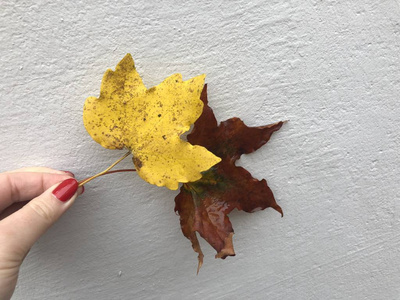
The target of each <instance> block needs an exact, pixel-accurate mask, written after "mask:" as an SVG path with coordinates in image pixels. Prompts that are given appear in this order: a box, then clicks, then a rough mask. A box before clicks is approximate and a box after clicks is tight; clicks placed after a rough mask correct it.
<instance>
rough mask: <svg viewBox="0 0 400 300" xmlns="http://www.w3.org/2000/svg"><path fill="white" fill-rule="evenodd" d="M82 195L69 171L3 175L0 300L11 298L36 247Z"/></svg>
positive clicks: (23, 171)
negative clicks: (23, 268)
mask: <svg viewBox="0 0 400 300" xmlns="http://www.w3.org/2000/svg"><path fill="white" fill-rule="evenodd" d="M82 193H83V188H81V187H79V188H78V183H77V181H76V180H75V179H74V178H73V174H72V173H70V172H65V171H58V170H53V169H49V168H43V167H39V168H38V167H35V168H24V169H19V170H15V171H10V172H4V173H0V300H5V299H10V298H11V296H12V294H13V292H14V289H15V286H16V283H17V279H18V273H19V269H20V266H21V264H22V262H23V260H24V258H25V257H26V255H27V254H28V252H29V250H30V248H31V247H32V246H33V244H34V243H35V242H36V241H37V240H38V239H39V238H40V237H41V236H42V235H43V234H44V233H45V232H46V231H47V230H48V229H49V228H50V227H51V226H52V225H53V224H54V223H55V222H56V221H57V220H58V219H59V218H60V217H61V216H62V215H63V214H64V213H65V212H66V211H67V210H68V209H69V208H70V207H71V206H72V204H73V203H74V201H75V199H76V197H77V196H78V195H80V194H82Z"/></svg>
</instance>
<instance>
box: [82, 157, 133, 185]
mask: <svg viewBox="0 0 400 300" xmlns="http://www.w3.org/2000/svg"><path fill="white" fill-rule="evenodd" d="M130 154H131V152H130V151H128V152H127V153H125V155H124V156H122V157H121V158H120V159H118V160H117V161H116V162H115V163H113V164H112V165H111V166H109V167H108V168H107V169H105V170H104V171H102V172H100V173H98V174H96V175H93V176H91V177H89V178H86V179H84V180H81V181H80V182H79V186H83V185H84V184H86V183H88V182H89V181H92V180H93V179H95V178H97V177H100V176H103V175H106V174H110V173H116V172H117V171H118V172H128V171H126V170H117V171H110V170H111V169H112V168H114V167H115V166H116V165H117V164H119V163H120V162H121V161H122V160H123V159H125V158H126V157H128V156H129V155H130Z"/></svg>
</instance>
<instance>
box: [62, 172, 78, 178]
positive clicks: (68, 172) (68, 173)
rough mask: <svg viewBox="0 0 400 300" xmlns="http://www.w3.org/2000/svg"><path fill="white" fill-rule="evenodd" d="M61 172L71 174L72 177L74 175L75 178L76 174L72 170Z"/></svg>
mask: <svg viewBox="0 0 400 300" xmlns="http://www.w3.org/2000/svg"><path fill="white" fill-rule="evenodd" d="M61 172H64V173H67V174H68V175H69V176H71V177H74V178H75V174H74V173H72V172H70V171H61Z"/></svg>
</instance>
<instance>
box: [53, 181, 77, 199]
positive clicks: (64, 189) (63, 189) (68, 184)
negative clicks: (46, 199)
mask: <svg viewBox="0 0 400 300" xmlns="http://www.w3.org/2000/svg"><path fill="white" fill-rule="evenodd" d="M77 190H78V182H77V181H76V180H75V179H74V178H69V179H66V180H64V181H63V182H61V183H60V184H59V185H58V187H56V188H55V189H54V190H53V193H52V194H53V195H54V196H55V197H56V198H57V199H58V200H60V201H61V202H66V201H68V200H69V199H71V198H72V196H73V195H75V193H76V191H77Z"/></svg>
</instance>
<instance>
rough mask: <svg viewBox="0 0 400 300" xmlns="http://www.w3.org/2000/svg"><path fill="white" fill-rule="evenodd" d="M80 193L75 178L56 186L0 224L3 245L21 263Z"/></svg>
mask: <svg viewBox="0 0 400 300" xmlns="http://www.w3.org/2000/svg"><path fill="white" fill-rule="evenodd" d="M80 192H82V191H80ZM77 194H78V182H77V181H76V180H75V179H74V178H69V179H66V180H64V181H62V182H61V183H59V184H56V185H53V186H52V187H50V188H49V189H48V190H46V191H45V192H44V193H43V194H41V195H40V196H38V197H36V198H34V199H33V200H31V201H30V202H28V203H27V204H26V205H25V206H24V207H23V208H21V209H20V210H19V211H17V212H15V213H14V214H12V215H10V216H8V217H7V218H5V219H4V220H2V221H1V222H0V233H2V235H3V236H2V238H3V239H4V241H1V242H2V243H3V245H4V246H5V245H7V248H8V250H9V251H12V252H13V253H14V254H17V255H18V256H20V257H21V260H22V259H23V258H24V256H25V255H26V253H27V252H28V251H29V249H30V248H31V247H32V246H33V244H34V243H35V242H36V241H37V240H38V239H39V238H40V237H41V236H42V235H43V234H44V233H45V232H46V231H47V229H49V228H50V227H51V225H53V224H54V222H56V221H57V220H58V219H59V218H60V217H61V215H62V214H63V213H65V212H66V211H67V210H68V208H69V207H71V205H72V204H73V202H74V200H75V199H76V197H77ZM4 235H5V236H4Z"/></svg>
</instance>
